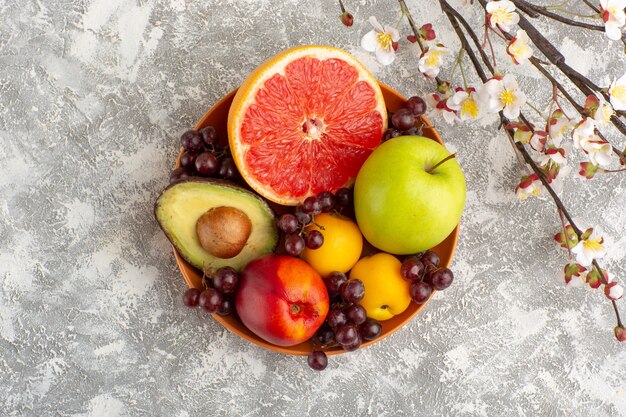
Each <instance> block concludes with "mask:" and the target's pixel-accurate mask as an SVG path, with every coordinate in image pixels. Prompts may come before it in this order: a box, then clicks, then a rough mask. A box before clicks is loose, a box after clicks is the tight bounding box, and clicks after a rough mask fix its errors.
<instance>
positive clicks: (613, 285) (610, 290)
mask: <svg viewBox="0 0 626 417" xmlns="http://www.w3.org/2000/svg"><path fill="white" fill-rule="evenodd" d="M604 295H606V298H608V299H609V300H619V299H620V298H622V296H623V295H624V287H622V286H621V285H619V284H618V283H617V282H608V283H607V284H606V285H605V286H604Z"/></svg>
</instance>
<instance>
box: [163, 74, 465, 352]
mask: <svg viewBox="0 0 626 417" xmlns="http://www.w3.org/2000/svg"><path fill="white" fill-rule="evenodd" d="M380 87H381V89H382V91H383V96H384V97H385V104H386V105H387V108H388V109H389V111H392V112H394V111H396V110H398V109H399V108H401V107H402V106H403V105H404V102H405V101H406V98H405V97H403V96H402V95H401V94H400V93H398V92H397V91H395V90H393V89H391V88H390V87H388V86H386V85H384V84H382V83H381V84H380ZM236 92H237V90H233V91H231V92H230V93H228V94H227V95H226V96H224V97H223V98H222V99H221V100H220V101H218V102H217V103H216V104H215V105H214V106H213V107H211V109H209V111H207V112H206V114H205V115H204V116H202V118H201V119H200V121H199V122H198V124H196V127H195V129H196V130H199V129H202V128H203V127H205V126H209V125H211V126H214V127H215V129H216V130H217V133H218V135H219V137H221V138H225V137H226V120H227V118H228V110H229V109H230V104H231V102H232V101H233V97H234V96H235V93H236ZM422 122H423V123H424V125H425V126H432V124H431V123H430V121H429V120H428V119H427V118H426V117H424V116H422ZM424 136H426V137H428V138H430V139H432V140H435V141H437V142H439V143H441V144H443V141H442V140H441V137H440V136H439V134H438V133H437V131H436V130H435V129H434V128H430V129H424ZM181 155H182V151H181ZM179 163H180V155H179V158H178V161H176V166H179ZM458 236H459V225H457V226H456V227H455V229H454V230H453V231H452V233H450V235H449V236H448V237H447V238H446V239H445V240H444V241H443V242H441V243H440V244H439V245H437V246H435V247H434V248H433V249H432V250H433V251H434V252H436V253H437V254H438V255H439V257H440V258H441V264H442V265H445V266H450V263H451V262H452V256H453V255H454V251H455V249H456V244H457V239H458ZM174 256H175V257H176V263H178V266H179V268H180V272H181V273H182V275H183V277H184V278H185V281H186V282H187V285H189V286H190V287H195V288H202V273H201V272H200V271H199V270H197V269H196V268H194V267H192V266H191V265H189V264H188V263H187V262H186V261H185V260H184V259H183V258H182V257H181V256H180V255H179V254H178V252H176V250H174ZM431 297H432V295H431ZM429 301H430V299H429ZM427 302H428V301H427ZM425 305H426V303H424V304H421V305H417V304H415V303H411V304H410V305H409V308H407V309H406V310H405V311H404V312H403V313H402V314H399V315H397V316H395V317H393V318H391V319H389V320H385V321H383V322H381V324H382V326H383V329H382V333H381V335H380V337H379V338H378V339H376V340H373V341H369V342H364V343H363V344H362V345H361V347H360V349H361V348H364V347H366V346H369V345H371V344H373V343H376V342H378V341H380V340H382V339H384V338H385V337H387V336H389V335H390V334H392V333H393V332H395V331H397V330H399V329H400V328H401V327H402V326H404V325H405V324H406V323H408V322H409V320H411V319H412V318H413V317H414V316H415V315H416V314H417V313H419V312H420V310H421V309H422V308H424V306H425ZM213 317H214V318H215V320H217V321H219V322H220V323H221V324H222V325H223V326H224V327H226V328H227V329H229V330H230V331H232V332H233V333H235V334H236V335H238V336H240V337H242V338H244V339H246V340H247V341H249V342H252V343H254V344H256V345H259V346H261V347H264V348H265V349H269V350H271V351H274V352H280V353H285V354H288V355H307V354H308V353H309V352H311V350H312V345H311V344H310V343H308V342H304V343H301V344H299V345H295V346H288V347H282V346H276V345H273V344H271V343H268V342H266V341H265V340H263V339H261V338H260V337H258V336H257V335H255V334H254V333H252V332H251V331H250V330H248V329H247V328H246V327H245V326H244V325H243V323H242V322H241V321H240V320H239V319H238V318H237V317H236V316H226V317H222V316H219V315H217V314H213ZM345 352H346V351H345V350H343V349H341V348H340V347H333V348H328V349H327V350H326V354H328V355H335V354H338V353H345Z"/></svg>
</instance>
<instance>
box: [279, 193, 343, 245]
mask: <svg viewBox="0 0 626 417" xmlns="http://www.w3.org/2000/svg"><path fill="white" fill-rule="evenodd" d="M351 203H352V191H351V190H350V189H348V188H340V189H339V190H337V192H336V193H335V194H333V193H331V192H330V191H322V192H321V193H319V194H318V195H317V196H310V197H307V198H306V199H305V200H304V201H303V202H302V205H300V206H298V207H297V208H296V211H295V213H294V214H291V213H287V214H283V215H281V216H280V217H279V218H278V220H277V221H276V225H277V226H278V228H279V229H280V230H281V231H282V232H283V233H284V234H285V244H284V246H285V251H286V252H287V253H288V254H289V255H291V256H299V255H300V254H301V253H302V251H303V250H304V248H305V247H307V248H309V249H319V248H320V247H321V246H322V245H323V244H324V235H323V234H322V233H321V232H320V231H319V230H315V229H313V230H309V231H306V232H305V231H304V228H305V226H308V225H309V224H311V223H313V220H314V218H315V215H316V214H320V213H328V212H330V211H332V210H335V209H338V210H341V209H342V208H343V207H348V206H349V205H350V204H351Z"/></svg>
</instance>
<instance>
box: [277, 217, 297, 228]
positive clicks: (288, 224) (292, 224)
mask: <svg viewBox="0 0 626 417" xmlns="http://www.w3.org/2000/svg"><path fill="white" fill-rule="evenodd" d="M276 224H277V226H278V228H279V229H280V230H281V231H282V232H283V233H295V232H296V230H298V218H297V217H296V216H294V215H293V214H283V215H282V216H280V217H279V218H278V222H277V223H276Z"/></svg>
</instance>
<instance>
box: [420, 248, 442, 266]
mask: <svg viewBox="0 0 626 417" xmlns="http://www.w3.org/2000/svg"><path fill="white" fill-rule="evenodd" d="M420 261H421V262H422V264H424V267H427V266H428V265H432V266H433V267H435V268H436V267H438V266H439V263H440V262H441V259H439V255H437V254H436V253H435V252H433V251H431V250H427V251H426V252H424V253H423V254H422V256H420Z"/></svg>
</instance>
